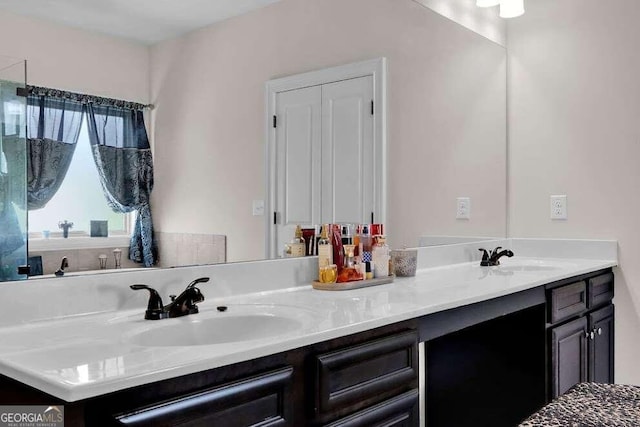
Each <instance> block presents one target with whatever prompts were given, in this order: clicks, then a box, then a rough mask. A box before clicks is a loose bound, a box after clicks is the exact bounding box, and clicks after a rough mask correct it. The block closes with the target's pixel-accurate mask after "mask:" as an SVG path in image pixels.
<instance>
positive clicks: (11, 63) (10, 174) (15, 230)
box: [0, 57, 28, 282]
mask: <svg viewBox="0 0 640 427" xmlns="http://www.w3.org/2000/svg"><path fill="white" fill-rule="evenodd" d="M25 86H26V62H25V61H20V60H16V59H12V58H6V57H0V282H5V281H9V280H22V279H26V278H27V275H24V274H18V267H19V266H23V265H27V264H28V262H27V180H26V176H27V144H26V139H25V138H26V120H25V119H26V103H27V98H26V97H24V96H20V95H18V89H19V88H22V89H24V88H25Z"/></svg>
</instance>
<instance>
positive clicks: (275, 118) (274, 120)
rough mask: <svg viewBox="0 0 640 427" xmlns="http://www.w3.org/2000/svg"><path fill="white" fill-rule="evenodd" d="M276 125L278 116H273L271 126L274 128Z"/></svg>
mask: <svg viewBox="0 0 640 427" xmlns="http://www.w3.org/2000/svg"><path fill="white" fill-rule="evenodd" d="M277 126H278V117H277V116H273V127H274V128H276V127H277Z"/></svg>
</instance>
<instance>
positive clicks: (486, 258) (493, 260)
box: [478, 246, 513, 267]
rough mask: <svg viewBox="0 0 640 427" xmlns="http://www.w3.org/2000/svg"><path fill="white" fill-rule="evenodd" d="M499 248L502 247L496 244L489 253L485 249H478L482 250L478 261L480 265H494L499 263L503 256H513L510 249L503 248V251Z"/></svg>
mask: <svg viewBox="0 0 640 427" xmlns="http://www.w3.org/2000/svg"><path fill="white" fill-rule="evenodd" d="M500 249H502V247H501V246H498V247H497V248H495V249H494V250H493V251H491V255H489V252H487V250H486V249H478V250H479V251H480V252H483V255H482V261H480V265H481V266H482V267H491V266H494V265H500V258H502V257H503V256H506V257H509V258H511V257H512V256H513V252H512V251H510V250H509V249H505V250H503V251H500Z"/></svg>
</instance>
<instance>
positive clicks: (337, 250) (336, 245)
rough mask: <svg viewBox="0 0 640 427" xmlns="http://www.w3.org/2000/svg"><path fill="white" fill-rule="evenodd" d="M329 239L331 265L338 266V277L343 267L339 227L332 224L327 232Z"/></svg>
mask: <svg viewBox="0 0 640 427" xmlns="http://www.w3.org/2000/svg"><path fill="white" fill-rule="evenodd" d="M329 239H331V245H333V263H334V264H335V265H336V266H338V275H340V271H341V270H342V267H343V266H344V248H343V246H342V234H341V232H340V226H339V225H338V224H333V225H332V227H331V229H330V230H329Z"/></svg>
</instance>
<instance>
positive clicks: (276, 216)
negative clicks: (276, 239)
mask: <svg viewBox="0 0 640 427" xmlns="http://www.w3.org/2000/svg"><path fill="white" fill-rule="evenodd" d="M273 225H278V212H274V213H273Z"/></svg>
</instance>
